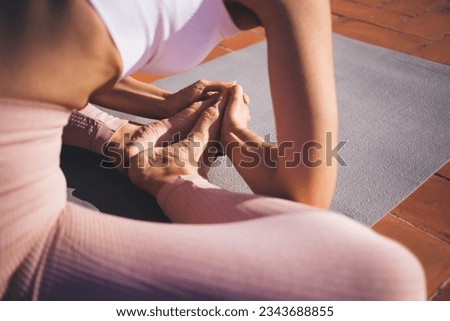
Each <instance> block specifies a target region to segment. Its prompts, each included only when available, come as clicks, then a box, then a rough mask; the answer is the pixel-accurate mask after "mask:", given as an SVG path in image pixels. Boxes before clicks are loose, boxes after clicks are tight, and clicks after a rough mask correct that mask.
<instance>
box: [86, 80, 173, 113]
mask: <svg viewBox="0 0 450 321" xmlns="http://www.w3.org/2000/svg"><path fill="white" fill-rule="evenodd" d="M170 94H171V93H170V92H168V91H166V90H163V89H161V88H158V87H156V86H153V85H151V84H147V83H144V82H141V81H138V80H136V79H134V78H132V77H127V78H125V79H123V80H122V81H120V82H118V83H117V84H116V85H115V86H114V87H113V88H112V89H108V90H106V89H104V90H101V91H98V92H96V93H94V94H93V95H92V96H91V98H90V102H92V103H94V104H97V105H100V106H104V107H107V108H111V109H114V110H118V111H122V112H125V113H129V114H133V115H137V116H141V117H146V118H153V119H163V118H167V117H169V116H170V111H169V110H167V109H166V108H165V107H166V106H165V104H164V102H165V100H166V98H167V97H168V96H169V95H170Z"/></svg>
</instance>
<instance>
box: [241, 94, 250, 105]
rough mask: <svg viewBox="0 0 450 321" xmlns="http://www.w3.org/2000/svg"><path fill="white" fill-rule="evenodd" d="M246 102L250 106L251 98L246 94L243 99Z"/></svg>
mask: <svg viewBox="0 0 450 321" xmlns="http://www.w3.org/2000/svg"><path fill="white" fill-rule="evenodd" d="M242 98H243V100H244V103H245V104H246V105H247V106H248V105H250V97H249V96H248V95H246V94H244V97H242Z"/></svg>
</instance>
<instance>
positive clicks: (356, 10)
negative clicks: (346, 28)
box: [331, 2, 409, 28]
mask: <svg viewBox="0 0 450 321" xmlns="http://www.w3.org/2000/svg"><path fill="white" fill-rule="evenodd" d="M331 11H332V12H333V13H335V14H338V15H340V16H344V17H350V18H354V19H356V20H361V21H365V22H369V23H372V24H375V25H378V26H382V27H388V28H389V27H392V26H395V25H398V24H399V23H400V22H402V21H406V20H407V19H409V17H408V16H406V15H403V14H400V13H396V12H390V11H385V10H381V9H377V8H373V7H368V6H365V5H361V4H358V3H353V2H337V3H335V4H334V5H333V6H332V8H331Z"/></svg>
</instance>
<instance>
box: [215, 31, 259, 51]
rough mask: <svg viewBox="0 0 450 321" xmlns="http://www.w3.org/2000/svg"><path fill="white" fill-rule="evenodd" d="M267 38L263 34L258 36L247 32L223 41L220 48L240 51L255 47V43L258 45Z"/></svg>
mask: <svg viewBox="0 0 450 321" xmlns="http://www.w3.org/2000/svg"><path fill="white" fill-rule="evenodd" d="M265 39H266V37H265V36H264V35H262V34H257V33H254V32H250V31H245V32H241V33H239V34H237V35H236V36H234V37H232V38H230V39H226V40H224V41H222V42H221V43H220V44H219V46H220V47H223V48H225V49H230V50H239V49H242V48H245V47H248V46H250V45H253V44H255V43H258V42H260V41H263V40H265Z"/></svg>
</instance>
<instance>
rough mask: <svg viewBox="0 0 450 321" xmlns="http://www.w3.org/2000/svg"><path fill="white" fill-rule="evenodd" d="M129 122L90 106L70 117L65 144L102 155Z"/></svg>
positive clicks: (65, 128) (64, 134)
mask: <svg viewBox="0 0 450 321" xmlns="http://www.w3.org/2000/svg"><path fill="white" fill-rule="evenodd" d="M127 122H128V121H127V120H124V119H120V118H117V117H114V116H111V115H109V114H107V113H105V112H103V111H101V110H100V109H98V108H96V107H95V106H93V105H91V104H88V105H87V106H86V107H85V108H83V109H82V110H79V111H76V112H74V113H72V115H70V119H69V123H68V124H67V126H66V127H64V132H63V137H64V144H66V145H71V146H76V147H81V148H84V149H87V150H90V151H91V152H94V153H96V154H102V151H103V147H104V146H103V145H104V144H105V143H106V142H109V140H110V139H111V137H112V136H113V135H114V133H115V132H116V131H117V130H119V129H120V128H121V127H122V126H123V125H125V124H126V123H127Z"/></svg>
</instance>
